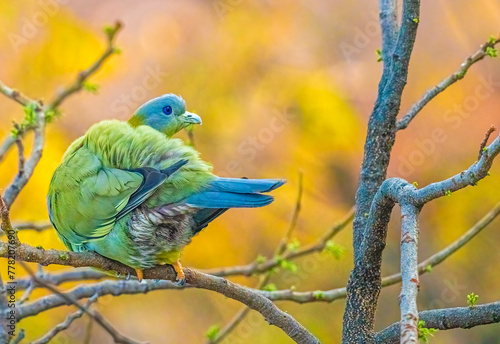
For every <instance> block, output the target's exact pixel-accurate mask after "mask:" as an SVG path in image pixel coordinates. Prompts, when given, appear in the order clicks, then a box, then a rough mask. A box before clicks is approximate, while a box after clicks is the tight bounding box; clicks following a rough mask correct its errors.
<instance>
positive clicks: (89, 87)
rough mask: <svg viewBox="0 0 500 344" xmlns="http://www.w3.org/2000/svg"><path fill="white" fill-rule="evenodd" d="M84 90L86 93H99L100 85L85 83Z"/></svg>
mask: <svg viewBox="0 0 500 344" xmlns="http://www.w3.org/2000/svg"><path fill="white" fill-rule="evenodd" d="M82 87H83V89H84V90H85V91H88V92H90V93H97V91H99V85H97V84H92V83H90V82H88V81H85V82H84V83H83V85H82Z"/></svg>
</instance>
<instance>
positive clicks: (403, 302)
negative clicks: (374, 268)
mask: <svg viewBox="0 0 500 344" xmlns="http://www.w3.org/2000/svg"><path fill="white" fill-rule="evenodd" d="M418 214H419V209H418V208H417V207H415V206H414V205H412V204H403V205H401V276H402V280H403V286H402V288H401V294H400V296H399V304H400V308H401V320H400V323H401V328H400V331H401V344H407V343H417V341H418V330H417V322H418V309H417V295H418V290H419V289H420V282H419V280H418V256H417V251H418Z"/></svg>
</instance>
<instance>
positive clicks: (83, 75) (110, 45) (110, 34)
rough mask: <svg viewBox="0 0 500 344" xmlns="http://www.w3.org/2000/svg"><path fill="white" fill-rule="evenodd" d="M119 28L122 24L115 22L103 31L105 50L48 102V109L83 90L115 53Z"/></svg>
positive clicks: (55, 106) (57, 105)
mask: <svg viewBox="0 0 500 344" xmlns="http://www.w3.org/2000/svg"><path fill="white" fill-rule="evenodd" d="M121 28H122V23H120V22H119V21H117V22H116V23H115V25H114V26H112V27H107V28H106V29H105V31H106V35H107V47H106V50H105V51H104V52H103V53H102V55H101V56H99V58H98V59H97V60H96V61H95V62H94V63H93V64H92V65H91V66H90V67H89V68H87V69H85V70H84V71H82V72H80V73H79V74H78V76H77V78H76V80H75V82H74V83H73V84H71V85H70V86H68V87H66V88H65V89H64V90H63V91H62V92H61V93H59V94H58V95H57V96H55V97H54V99H53V100H52V101H51V102H49V105H48V106H47V108H48V109H55V108H57V107H59V106H60V105H61V103H62V102H63V101H64V100H65V99H66V98H68V97H69V96H70V95H72V94H73V93H75V92H78V91H80V90H81V89H82V88H83V85H84V83H85V81H86V80H87V79H88V78H89V77H90V76H91V75H93V74H95V73H96V72H97V71H98V70H99V69H101V67H102V65H103V64H104V63H105V62H106V60H107V59H108V58H109V57H111V56H112V55H113V54H115V53H116V52H117V50H116V47H115V46H114V41H115V37H116V34H117V33H118V32H119V31H120V29H121Z"/></svg>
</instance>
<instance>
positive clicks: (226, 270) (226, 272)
mask: <svg viewBox="0 0 500 344" xmlns="http://www.w3.org/2000/svg"><path fill="white" fill-rule="evenodd" d="M353 217H354V208H351V210H349V212H348V213H347V214H346V215H345V216H344V217H343V218H342V219H341V220H340V221H338V222H337V223H336V224H334V225H333V227H332V228H331V229H330V230H328V231H327V232H326V233H325V234H324V235H323V237H322V238H321V239H320V240H318V241H317V242H316V243H312V244H310V245H307V246H304V247H303V248H301V249H299V250H297V251H288V252H285V253H284V254H283V255H282V259H285V260H293V259H297V258H300V257H303V256H306V255H308V254H311V253H315V252H320V251H322V250H324V249H325V246H326V244H327V242H328V241H329V240H331V239H332V238H333V237H334V236H335V235H337V234H338V233H339V232H340V231H341V230H343V229H344V228H345V227H346V226H347V225H348V224H349V223H350V222H351V221H352V219H353ZM279 265H280V259H277V258H276V257H273V258H271V259H268V260H267V261H265V262H264V263H258V262H253V263H250V264H247V265H240V266H231V267H223V268H216V269H210V270H204V271H203V272H204V273H207V274H210V275H214V276H220V277H228V276H238V275H243V276H251V275H253V274H260V273H264V272H267V271H269V270H271V269H273V268H275V267H277V266H279Z"/></svg>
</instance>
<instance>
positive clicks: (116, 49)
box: [113, 47, 123, 55]
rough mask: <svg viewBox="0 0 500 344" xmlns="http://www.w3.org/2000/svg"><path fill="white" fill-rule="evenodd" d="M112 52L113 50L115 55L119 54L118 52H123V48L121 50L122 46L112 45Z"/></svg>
mask: <svg viewBox="0 0 500 344" xmlns="http://www.w3.org/2000/svg"><path fill="white" fill-rule="evenodd" d="M113 52H114V53H115V54H116V55H120V54H121V53H122V52H123V50H122V48H119V47H114V48H113Z"/></svg>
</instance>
